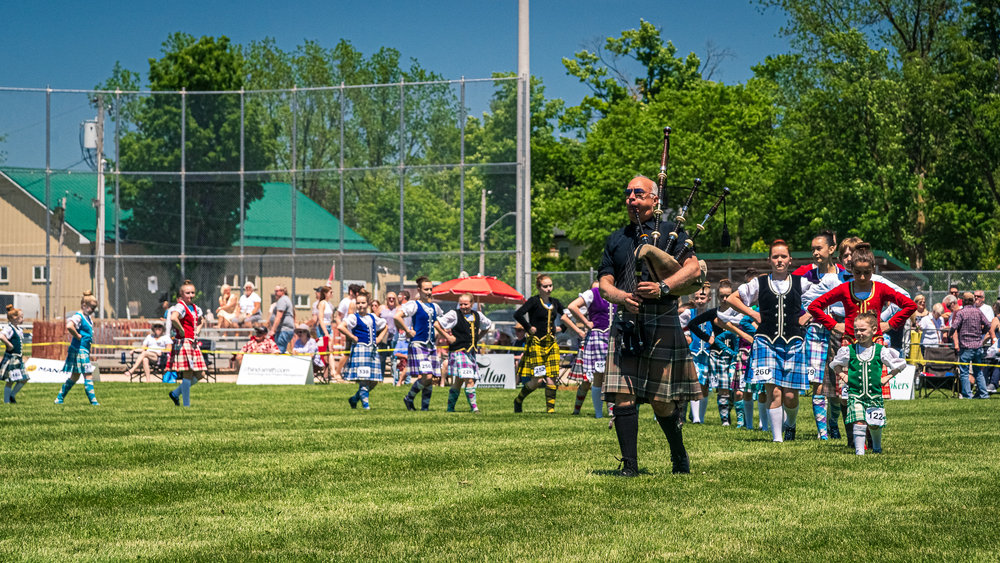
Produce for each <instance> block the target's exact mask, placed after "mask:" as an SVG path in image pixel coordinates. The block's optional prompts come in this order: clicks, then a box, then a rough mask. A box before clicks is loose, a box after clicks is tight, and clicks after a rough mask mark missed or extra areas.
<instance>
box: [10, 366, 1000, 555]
mask: <svg viewBox="0 0 1000 563" xmlns="http://www.w3.org/2000/svg"><path fill="white" fill-rule="evenodd" d="M80 387H81V386H80V385H78V386H77V388H74V389H73V390H72V392H71V393H70V396H69V397H68V398H67V404H66V405H63V406H57V405H53V404H52V399H53V398H54V397H55V394H56V392H57V386H56V385H53V384H29V385H28V386H27V387H25V389H24V390H23V391H22V392H21V393H20V395H19V397H18V399H19V403H18V404H17V405H0V424H2V428H3V436H4V439H3V440H2V442H0V467H2V470H3V477H2V483H3V486H2V488H0V518H2V522H3V523H2V525H0V560H3V561H16V560H50V559H68V558H84V559H153V560H178V559H198V560H254V559H259V560H278V559H280V560H284V559H294V560H299V559H306V560H348V559H349V560H360V559H375V560H394V561H410V560H417V559H430V560H452V561H458V560H469V559H479V560H484V559H486V560H494V559H507V560H511V559H526V560H592V561H594V560H601V561H635V560H660V559H667V558H683V559H698V560H701V561H722V560H727V561H731V560H757V561H762V560H816V561H833V560H876V559H878V560H911V559H924V560H940V559H949V560H970V559H973V560H996V559H998V558H1000V551H998V548H1000V540H998V527H997V523H998V506H1000V498H998V497H1000V494H998V493H1000V486H998V483H1000V455H998V454H1000V448H998V434H1000V432H998V431H1000V423H998V413H1000V402H998V401H958V400H945V399H924V400H916V401H908V402H890V404H889V405H888V417H889V426H888V428H887V429H886V432H885V442H884V446H885V453H884V454H882V455H868V456H865V457H856V456H854V455H853V450H850V449H848V448H847V446H846V441H843V440H841V441H839V442H819V441H817V440H816V439H815V438H814V432H813V431H814V430H815V427H814V426H813V425H812V421H811V417H810V413H809V412H807V409H808V406H807V405H808V403H807V401H803V408H802V410H801V414H800V418H799V420H800V422H799V426H798V427H799V431H798V435H799V437H800V439H799V440H797V441H795V442H791V443H785V444H772V443H771V442H770V441H769V440H768V438H767V437H766V436H765V435H764V433H762V432H759V431H743V430H737V429H735V428H723V427H721V426H720V425H719V422H718V416H717V413H716V412H715V409H714V404H712V405H710V407H709V413H710V416H709V423H708V424H707V425H704V426H694V425H686V426H685V429H684V434H685V438H686V440H687V445H688V450H689V452H690V455H691V467H692V474H690V475H672V474H671V473H670V459H669V454H668V450H667V443H666V440H665V439H664V437H663V435H662V433H661V431H660V428H659V426H658V425H657V424H656V423H655V421H654V420H653V419H652V411H651V409H649V408H648V407H643V409H642V410H641V411H640V414H641V423H640V438H639V439H640V443H639V456H640V459H639V464H640V467H642V468H643V469H644V473H643V475H641V476H639V477H637V478H634V479H622V478H618V477H613V476H611V475H609V470H612V469H614V468H615V467H616V466H617V462H616V461H615V459H614V457H613V456H615V455H616V454H617V453H618V449H617V442H616V440H615V436H614V431H611V430H608V428H607V423H606V420H594V419H593V418H592V417H591V416H590V415H592V411H591V409H590V406H589V403H590V401H589V399H588V401H587V406H586V407H585V413H586V414H587V415H588V416H586V417H571V416H569V412H570V409H571V408H572V400H573V397H572V395H573V394H572V392H567V391H562V392H560V395H559V399H558V402H557V410H558V411H559V412H558V414H556V415H546V414H544V413H543V412H542V411H543V410H544V409H543V402H544V398H543V394H542V392H541V391H538V392H536V393H535V394H533V395H532V396H530V397H529V398H528V400H527V401H526V402H525V405H526V412H525V413H524V414H521V415H514V414H513V413H512V409H511V402H512V400H513V398H514V392H512V391H499V390H483V391H481V392H480V394H479V397H480V405H481V407H480V408H481V409H482V411H483V413H482V414H480V415H476V416H473V415H471V414H470V413H468V412H467V411H466V410H465V409H466V408H467V403H465V398H464V396H463V397H462V398H461V399H460V402H459V406H460V410H461V411H462V412H458V413H447V412H445V400H446V398H447V391H446V390H442V389H437V390H436V391H435V393H434V400H433V403H432V410H431V411H430V412H406V411H405V410H404V407H403V403H402V400H401V397H402V394H403V392H402V388H392V387H388V386H379V387H378V388H377V389H376V390H375V391H374V393H373V396H372V397H373V398H372V401H373V407H374V409H373V410H372V411H370V412H363V411H361V410H356V411H352V410H350V409H349V407H348V405H347V400H346V399H347V397H348V396H349V395H350V394H351V393H353V390H354V389H353V387H350V386H347V385H332V386H314V387H237V386H236V385H233V384H201V385H198V386H196V387H194V389H193V393H192V396H193V404H194V407H193V408H191V409H183V408H177V407H175V406H174V405H173V404H172V403H171V402H170V401H169V399H167V396H166V394H167V390H168V389H169V388H172V386H167V385H162V384H128V383H99V384H98V385H97V393H98V398H99V399H100V401H101V403H102V406H101V407H98V408H93V407H90V406H88V405H86V404H85V397H84V393H83V389H82V388H80ZM713 403H714V397H713Z"/></svg>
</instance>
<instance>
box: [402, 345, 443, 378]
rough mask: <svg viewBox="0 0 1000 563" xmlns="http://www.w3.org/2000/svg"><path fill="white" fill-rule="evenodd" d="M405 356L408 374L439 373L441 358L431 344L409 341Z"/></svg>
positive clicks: (435, 375) (433, 374) (432, 374)
mask: <svg viewBox="0 0 1000 563" xmlns="http://www.w3.org/2000/svg"><path fill="white" fill-rule="evenodd" d="M406 357H407V361H406V363H407V365H408V367H407V369H409V373H410V375H431V376H434V377H437V376H439V375H441V358H440V357H438V352H437V347H435V346H434V345H433V344H428V343H426V342H410V347H409V349H408V353H407V356H406Z"/></svg>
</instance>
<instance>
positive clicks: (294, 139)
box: [291, 86, 299, 305]
mask: <svg viewBox="0 0 1000 563" xmlns="http://www.w3.org/2000/svg"><path fill="white" fill-rule="evenodd" d="M298 123H299V104H298V90H297V89H296V87H295V86H292V206H291V207H292V287H291V290H292V295H291V298H292V303H293V305H294V303H295V212H296V203H297V200H298V193H296V192H297V191H298V189H297V188H296V187H295V180H296V174H295V171H296V170H297V169H298V153H297V147H298V137H299V131H298Z"/></svg>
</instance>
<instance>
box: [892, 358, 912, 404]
mask: <svg viewBox="0 0 1000 563" xmlns="http://www.w3.org/2000/svg"><path fill="white" fill-rule="evenodd" d="M916 372H917V368H916V366H914V365H908V366H906V367H905V368H903V371H901V372H899V373H897V374H896V377H893V378H892V379H890V380H889V398H890V399H896V400H904V401H905V400H909V399H912V398H913V379H914V376H915V375H916Z"/></svg>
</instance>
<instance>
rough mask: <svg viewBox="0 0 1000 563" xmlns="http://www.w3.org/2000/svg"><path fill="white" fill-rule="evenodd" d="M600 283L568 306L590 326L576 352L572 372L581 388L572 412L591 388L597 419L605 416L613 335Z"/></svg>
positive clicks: (578, 407) (607, 306) (579, 406)
mask: <svg viewBox="0 0 1000 563" xmlns="http://www.w3.org/2000/svg"><path fill="white" fill-rule="evenodd" d="M599 286H600V284H599V283H598V282H594V283H593V284H592V285H591V287H590V289H588V290H587V291H584V292H583V293H581V294H580V295H579V297H577V298H576V299H574V300H573V301H572V302H571V303H570V304H569V305H568V306H567V307H566V308H567V309H569V312H570V313H572V314H573V316H575V317H576V318H577V319H580V322H582V323H583V325H584V326H585V327H587V333H586V336H585V337H584V338H583V343H582V344H581V345H580V352H579V353H578V354H577V355H576V361H575V362H573V371H572V372H570V375H569V376H570V377H571V378H573V379H576V380H578V381H579V382H580V387H579V388H578V389H577V391H576V404H575V405H574V406H573V414H575V415H578V414H580V408H581V407H582V406H583V401H584V399H586V398H587V391H590V392H591V396H590V399H591V402H592V403H593V404H594V418H601V417H603V416H604V406H603V404H602V403H601V387H602V386H603V385H604V370H605V369H606V362H607V359H608V339H609V338H610V336H611V304H610V303H608V302H607V301H605V299H604V298H603V297H601V290H600V288H599ZM581 308H582V309H581ZM584 311H586V314H584ZM574 326H575V325H574ZM612 409H613V407H612V406H611V404H610V403H609V404H608V410H609V414H610V411H611V410H612ZM612 416H613V415H612Z"/></svg>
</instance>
